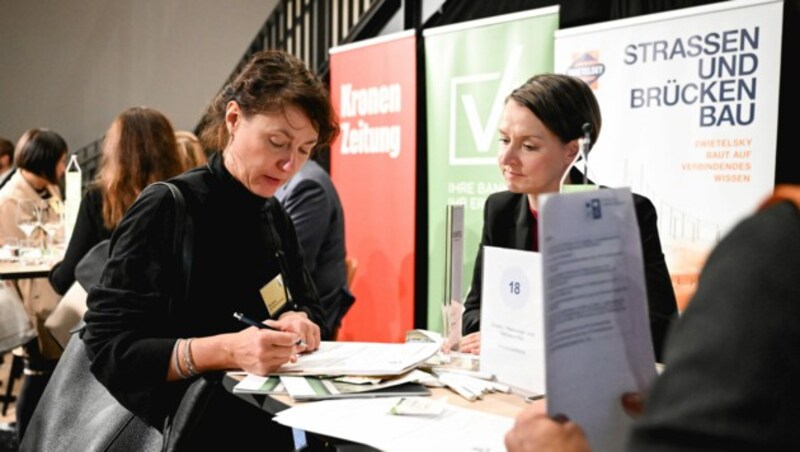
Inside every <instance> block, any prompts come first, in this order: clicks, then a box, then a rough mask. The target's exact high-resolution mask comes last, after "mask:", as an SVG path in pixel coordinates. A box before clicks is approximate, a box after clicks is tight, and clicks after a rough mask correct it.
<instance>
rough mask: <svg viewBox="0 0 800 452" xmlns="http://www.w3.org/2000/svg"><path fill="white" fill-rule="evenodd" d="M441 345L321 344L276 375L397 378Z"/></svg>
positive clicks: (415, 343)
mask: <svg viewBox="0 0 800 452" xmlns="http://www.w3.org/2000/svg"><path fill="white" fill-rule="evenodd" d="M440 347H441V343H438V342H433V343H420V342H413V343H404V344H385V343H378V342H322V343H320V346H319V350H317V351H315V352H313V353H308V354H304V355H300V356H299V357H298V359H297V362H296V363H291V364H286V365H284V366H282V367H281V368H280V369H278V371H277V372H275V374H290V375H399V374H402V373H404V372H407V371H408V370H410V369H412V368H414V367H416V366H417V365H419V364H420V363H422V362H424V361H425V360H426V359H428V358H430V357H431V356H433V355H434V354H435V353H436V352H437V351H438V350H439V348H440Z"/></svg>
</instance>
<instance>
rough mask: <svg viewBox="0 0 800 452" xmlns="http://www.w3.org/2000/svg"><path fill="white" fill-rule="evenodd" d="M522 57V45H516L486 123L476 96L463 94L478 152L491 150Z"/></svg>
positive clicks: (507, 62)
mask: <svg viewBox="0 0 800 452" xmlns="http://www.w3.org/2000/svg"><path fill="white" fill-rule="evenodd" d="M521 57H522V46H521V45H518V46H516V47H514V49H513V50H512V51H511V53H510V54H509V55H508V60H507V61H506V67H505V70H504V71H503V75H502V78H501V79H500V85H499V86H498V87H497V93H496V94H495V97H494V101H493V102H492V109H491V110H490V111H489V117H488V118H487V122H486V125H485V126H484V125H483V124H481V119H480V117H479V115H478V104H477V103H476V102H475V97H474V96H473V95H472V94H463V95H461V103H462V104H463V106H464V113H465V114H466V115H467V122H468V123H469V129H470V131H471V132H472V138H473V139H474V140H475V145H476V150H477V151H478V152H484V153H485V152H489V148H490V147H491V146H492V137H493V136H494V134H495V130H496V128H497V124H498V123H499V122H500V114H501V113H502V111H503V99H505V97H506V96H507V95H508V93H510V92H511V90H512V89H513V88H514V87H513V86H512V83H513V79H514V75H516V74H517V73H518V71H517V66H518V65H519V61H520V58H521Z"/></svg>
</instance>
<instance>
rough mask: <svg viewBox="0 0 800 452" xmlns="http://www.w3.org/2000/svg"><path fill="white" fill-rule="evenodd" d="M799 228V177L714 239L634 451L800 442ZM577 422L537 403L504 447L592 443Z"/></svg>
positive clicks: (564, 448)
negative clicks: (554, 415) (551, 413)
mask: <svg viewBox="0 0 800 452" xmlns="http://www.w3.org/2000/svg"><path fill="white" fill-rule="evenodd" d="M798 234H800V186H778V187H777V188H776V190H775V194H774V196H772V197H771V198H770V199H768V200H767V201H766V202H765V203H764V204H763V205H762V207H761V209H760V210H759V212H758V213H756V214H755V215H753V216H751V217H750V218H747V219H745V220H743V221H742V222H741V223H740V224H739V225H738V226H736V227H735V228H734V229H733V230H732V231H731V232H730V233H729V234H728V235H727V236H725V237H724V238H723V239H722V241H720V243H719V244H718V245H717V246H716V248H715V249H714V250H713V252H712V253H711V255H710V256H709V258H708V261H707V262H706V264H705V266H704V268H703V270H702V272H701V274H700V279H699V282H698V286H697V292H696V293H695V295H694V297H693V298H692V301H691V303H689V307H688V308H687V309H686V311H685V312H684V313H683V315H682V316H681V319H680V320H679V321H678V322H677V323H676V324H675V326H674V328H673V331H672V332H671V334H670V339H669V341H668V344H667V349H666V367H665V370H664V372H663V373H662V374H661V375H660V376H659V377H658V378H657V379H656V381H655V383H654V384H653V387H652V389H651V391H650V393H649V395H648V396H647V397H646V403H645V404H644V412H643V414H642V415H641V417H640V418H639V419H638V420H637V422H636V423H635V424H634V427H633V430H632V434H631V435H630V438H629V442H628V447H627V449H628V450H630V451H687V450H741V451H751V450H798V449H800V431H798V429H797V420H798V419H800V386H798V384H797V381H798V379H800V352H798V349H797V347H794V346H792V345H791V344H797V343H798V341H800V327H798V322H797V319H798V318H800V304H798V303H797V300H798V299H800V284H799V283H798V279H797V269H798V268H800V241H798V239H797V236H798ZM630 396H631V395H628V398H627V400H626V399H625V398H623V405H625V402H626V401H630ZM576 429H578V430H579V429H580V427H579V426H577V425H575V424H571V425H570V424H569V423H568V424H563V423H561V422H558V421H557V420H553V419H551V418H548V417H547V416H546V415H544V413H543V410H542V408H541V407H529V408H526V409H525V410H524V411H523V412H522V413H520V414H519V415H518V416H517V421H516V424H515V426H514V428H513V429H512V430H511V431H509V432H508V434H507V435H506V447H508V450H509V451H511V452H519V451H527V450H540V451H546V450H558V451H561V452H570V451H575V452H578V451H585V450H587V448H586V446H585V438H584V437H583V435H582V433H581V432H578V433H576ZM582 440H583V441H584V443H583V445H582V442H581V441H582ZM532 447H535V449H534V448H532Z"/></svg>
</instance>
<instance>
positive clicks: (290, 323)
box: [267, 311, 320, 352]
mask: <svg viewBox="0 0 800 452" xmlns="http://www.w3.org/2000/svg"><path fill="white" fill-rule="evenodd" d="M267 325H269V326H271V327H272V328H275V329H277V330H280V331H288V332H292V333H294V334H296V335H298V336H300V339H302V340H303V341H305V343H306V347H304V348H302V349H299V350H298V352H311V351H314V350H316V349H318V348H319V342H320V331H319V327H318V326H317V324H315V323H314V322H312V321H311V320H309V319H308V315H307V314H306V313H305V312H302V311H289V312H286V313H284V314H283V315H281V316H280V318H279V319H278V320H268V321H267Z"/></svg>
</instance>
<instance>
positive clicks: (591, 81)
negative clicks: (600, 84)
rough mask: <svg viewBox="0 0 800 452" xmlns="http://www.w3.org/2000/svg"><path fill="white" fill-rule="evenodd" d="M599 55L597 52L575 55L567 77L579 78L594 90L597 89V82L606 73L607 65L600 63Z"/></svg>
mask: <svg viewBox="0 0 800 452" xmlns="http://www.w3.org/2000/svg"><path fill="white" fill-rule="evenodd" d="M599 55H600V53H599V52H598V51H597V50H592V51H589V52H585V53H580V54H574V55H573V56H572V64H571V65H570V67H568V68H567V75H572V76H574V77H578V78H580V79H581V80H583V81H584V82H586V84H587V85H589V86H591V87H592V89H597V80H598V79H599V78H600V77H601V76H602V75H603V74H605V72H606V65H605V64H603V63H601V62H600V58H599Z"/></svg>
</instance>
